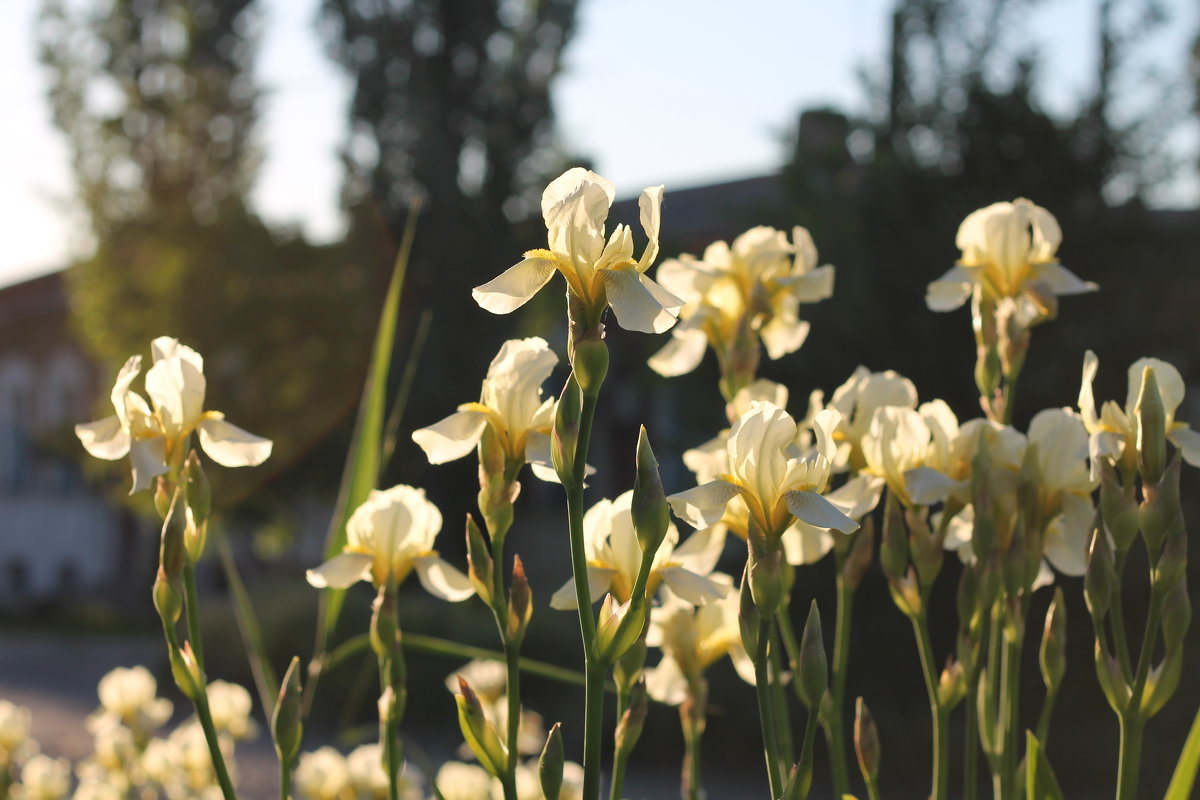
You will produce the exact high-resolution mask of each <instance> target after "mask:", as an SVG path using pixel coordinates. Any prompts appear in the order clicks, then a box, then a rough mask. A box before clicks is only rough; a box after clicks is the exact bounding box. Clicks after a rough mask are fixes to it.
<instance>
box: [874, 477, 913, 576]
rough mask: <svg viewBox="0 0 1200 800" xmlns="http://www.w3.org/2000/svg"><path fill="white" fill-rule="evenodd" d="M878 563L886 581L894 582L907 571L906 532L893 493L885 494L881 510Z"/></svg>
mask: <svg viewBox="0 0 1200 800" xmlns="http://www.w3.org/2000/svg"><path fill="white" fill-rule="evenodd" d="M879 563H880V564H881V565H882V566H883V572H884V574H885V575H887V578H888V581H890V582H895V581H896V580H898V579H899V578H900V576H902V575H903V574H904V572H905V570H907V569H908V531H907V530H906V529H905V527H904V511H903V509H902V507H901V506H900V500H899V499H898V498H897V497H896V495H895V493H894V492H891V491H889V492H888V493H887V500H886V502H885V504H884V509H883V541H882V543H881V544H880V545H879Z"/></svg>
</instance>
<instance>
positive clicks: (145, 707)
mask: <svg viewBox="0 0 1200 800" xmlns="http://www.w3.org/2000/svg"><path fill="white" fill-rule="evenodd" d="M96 692H97V694H99V695H100V705H101V707H102V708H103V709H104V711H105V712H107V713H108V714H111V715H112V716H113V717H115V718H117V719H119V720H120V721H121V722H122V723H123V724H125V725H128V726H129V727H130V728H131V729H133V730H135V731H139V732H150V731H153V730H155V729H157V728H159V727H161V726H162V725H163V724H164V723H165V722H166V721H167V720H168V719H170V718H171V709H172V706H171V701H170V700H166V699H164V698H161V697H158V683H157V681H155V680H154V676H153V675H151V674H150V670H148V669H146V668H145V667H143V666H136V667H117V668H116V669H113V670H111V671H109V672H108V673H107V674H106V675H105V676H104V677H103V678H101V679H100V683H99V684H98V685H97V686H96Z"/></svg>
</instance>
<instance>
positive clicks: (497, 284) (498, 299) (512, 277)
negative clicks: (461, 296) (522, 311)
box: [471, 258, 554, 314]
mask: <svg viewBox="0 0 1200 800" xmlns="http://www.w3.org/2000/svg"><path fill="white" fill-rule="evenodd" d="M553 276H554V262H552V261H550V260H548V259H545V258H526V259H525V260H524V261H521V262H519V263H518V264H515V265H514V266H511V267H509V268H508V269H507V270H505V271H504V272H502V273H500V275H499V276H497V277H495V278H493V279H492V280H490V281H488V282H487V283H485V284H483V285H482V286H476V287H475V288H474V289H472V290H471V297H473V298H475V302H476V303H478V304H479V307H480V308H482V309H484V310H485V311H490V312H492V313H493V314H508V313H510V312H512V311H516V310H517V309H518V308H520V307H521V306H523V305H525V304H526V303H527V302H529V299H530V298H531V297H533V296H534V295H535V294H537V292H538V290H539V289H541V288H542V287H543V286H545V285H546V284H547V283H549V281H550V278H552V277H553Z"/></svg>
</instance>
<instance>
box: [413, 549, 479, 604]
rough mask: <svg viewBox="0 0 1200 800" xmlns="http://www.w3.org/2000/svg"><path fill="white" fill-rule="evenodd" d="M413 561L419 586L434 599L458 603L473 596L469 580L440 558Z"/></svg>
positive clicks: (428, 557) (422, 558) (427, 556)
mask: <svg viewBox="0 0 1200 800" xmlns="http://www.w3.org/2000/svg"><path fill="white" fill-rule="evenodd" d="M413 561H414V564H415V565H416V568H417V577H418V578H419V579H420V581H421V585H422V586H424V587H425V591H427V592H429V593H430V594H431V595H433V596H434V597H439V598H441V599H442V600H447V601H449V602H451V603H458V602H461V601H463V600H466V599H467V598H468V597H470V596H471V595H473V594H475V589H474V587H473V586H472V585H471V579H470V578H468V577H467V576H466V575H464V574H463V573H461V572H459V571H458V570H457V569H455V568H454V567H452V566H450V564H448V563H447V562H446V561H444V560H442V559H441V558H438V557H437V556H433V555H425V556H417V557H416V558H415V559H413Z"/></svg>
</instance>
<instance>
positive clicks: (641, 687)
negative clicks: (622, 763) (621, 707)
mask: <svg viewBox="0 0 1200 800" xmlns="http://www.w3.org/2000/svg"><path fill="white" fill-rule="evenodd" d="M647 706H648V701H647V699H646V682H645V681H639V682H638V683H635V684H634V685H633V689H632V690H631V691H630V693H629V707H628V708H626V709H625V713H624V714H622V715H621V718H620V719H619V720H617V730H616V734H615V735H614V737H613V740H614V744H615V745H616V757H617V758H627V757H628V756H629V754H630V753H632V752H633V748H634V747H635V746H636V745H637V741H638V739H639V738H641V735H642V727H643V726H644V725H645V724H646V711H647Z"/></svg>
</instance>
